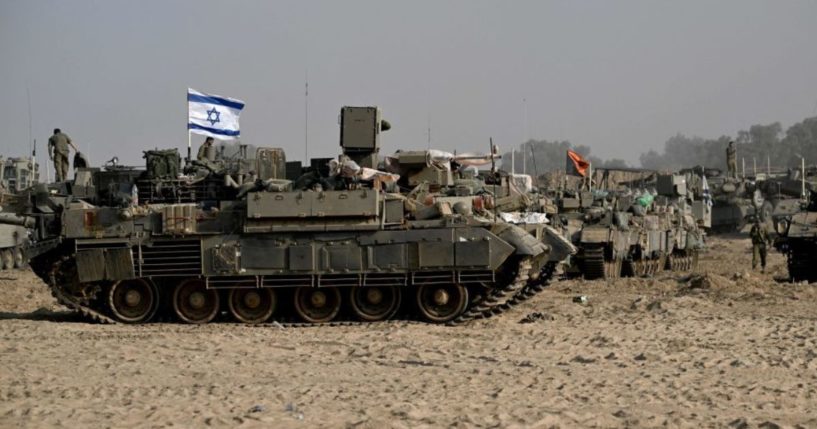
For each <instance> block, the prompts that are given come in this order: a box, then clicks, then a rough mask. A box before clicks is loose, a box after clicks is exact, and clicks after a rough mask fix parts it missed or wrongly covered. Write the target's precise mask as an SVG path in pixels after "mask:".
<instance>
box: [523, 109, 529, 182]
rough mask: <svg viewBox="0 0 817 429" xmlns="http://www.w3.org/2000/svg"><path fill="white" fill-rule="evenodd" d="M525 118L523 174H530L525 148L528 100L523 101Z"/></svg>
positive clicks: (526, 142)
mask: <svg viewBox="0 0 817 429" xmlns="http://www.w3.org/2000/svg"><path fill="white" fill-rule="evenodd" d="M522 108H523V111H524V113H523V117H524V121H525V122H524V126H525V129H524V130H523V131H524V134H525V135H524V136H522V137H523V138H522V174H528V151H526V150H525V146H526V145H527V144H528V99H527V98H523V99H522Z"/></svg>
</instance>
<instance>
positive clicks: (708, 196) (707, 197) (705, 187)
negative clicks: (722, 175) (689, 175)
mask: <svg viewBox="0 0 817 429" xmlns="http://www.w3.org/2000/svg"><path fill="white" fill-rule="evenodd" d="M701 189H702V193H703V195H702V196H703V198H702V199H703V200H704V202H705V203H706V205H707V207H712V193H711V192H709V182H707V181H706V176H705V175H704V176H702V177H701Z"/></svg>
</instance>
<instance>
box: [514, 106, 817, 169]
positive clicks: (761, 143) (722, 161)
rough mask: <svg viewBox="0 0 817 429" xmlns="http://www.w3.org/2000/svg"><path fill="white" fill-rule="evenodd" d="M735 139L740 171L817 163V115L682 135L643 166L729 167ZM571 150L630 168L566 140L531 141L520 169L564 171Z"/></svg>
mask: <svg viewBox="0 0 817 429" xmlns="http://www.w3.org/2000/svg"><path fill="white" fill-rule="evenodd" d="M732 139H734V141H735V144H736V146H737V149H738V169H740V168H741V159H743V160H745V162H746V169H747V173H748V172H749V170H750V169H751V168H752V167H753V165H754V163H755V162H756V163H757V166H758V169H759V170H760V169H761V168H765V167H766V162H767V159H768V162H769V163H770V164H771V166H772V167H792V166H798V165H800V157H801V156H802V157H804V158H805V160H806V164H817V117H812V118H806V119H804V120H803V121H802V122H798V123H796V124H794V125H792V126H790V127H789V128H788V129H787V130H786V131H785V132H784V131H783V127H782V126H781V125H780V123H779V122H775V123H772V124H768V125H753V126H751V127H749V130H748V131H746V130H742V131H738V133H737V136H736V137H734V138H733V137H729V136H721V137H719V138H717V139H706V138H703V137H697V136H693V137H688V136H686V135H684V134H680V133H679V134H677V135H675V136H672V137H670V138H669V139H668V140H667V141H666V143H664V149H663V151H662V152H658V151H656V150H649V151H647V152H644V153H642V154H641V156H640V157H639V162H640V166H641V167H642V168H646V169H651V170H662V171H667V170H668V171H676V170H680V169H682V168H688V167H694V166H697V165H701V166H704V167H709V168H720V169H723V170H725V169H726V145H727V144H728V143H729V140H732ZM567 150H573V151H575V152H578V153H579V154H581V155H582V156H584V157H585V158H587V159H589V160H590V162H592V163H593V167H594V168H627V167H630V166H629V165H628V164H627V162H626V161H624V160H622V159H607V160H604V159H601V158H599V157H596V156H594V155H592V154H591V153H590V147H589V146H585V145H574V144H573V143H571V142H570V141H567V140H562V141H558V140H554V141H548V140H528V141H527V142H525V143H523V144H522V145H520V146H519V147H518V148H516V149H515V150H514V154H515V156H514V160H515V167H516V168H515V171H516V172H517V173H522V172H523V171H525V172H527V173H528V174H532V175H533V174H543V173H545V172H549V171H556V170H564V168H565V154H566V152H567ZM502 169H503V170H507V171H510V170H511V152H505V153H503V154H502Z"/></svg>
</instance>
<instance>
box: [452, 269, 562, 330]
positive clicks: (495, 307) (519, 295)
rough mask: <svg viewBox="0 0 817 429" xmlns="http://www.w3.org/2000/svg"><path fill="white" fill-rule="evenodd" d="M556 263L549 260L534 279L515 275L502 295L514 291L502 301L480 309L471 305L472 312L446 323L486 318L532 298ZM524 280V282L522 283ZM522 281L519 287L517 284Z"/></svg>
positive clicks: (541, 287) (552, 273) (543, 285)
mask: <svg viewBox="0 0 817 429" xmlns="http://www.w3.org/2000/svg"><path fill="white" fill-rule="evenodd" d="M556 266H557V263H555V262H549V263H548V264H546V265H545V267H544V268H542V271H541V272H540V273H539V276H538V277H537V278H536V279H530V278H529V276H528V275H526V274H522V275H517V277H516V278H515V279H514V282H512V283H511V285H509V287H507V288H505V289H504V290H505V291H508V292H507V293H502V295H503V296H505V297H507V296H508V295H510V293H511V292H512V291H516V293H513V295H512V296H511V297H510V298H509V299H507V300H505V301H504V302H503V301H500V300H494V301H492V302H490V303H488V305H483V306H482V311H476V310H477V309H478V307H477V306H474V307H472V309H473V310H474V311H473V312H470V311H468V312H465V313H463V314H462V315H461V316H460V317H458V318H457V319H454V320H452V321H451V322H448V325H451V326H456V325H461V324H464V323H468V322H470V321H472V320H475V319H488V318H491V317H494V316H498V315H500V314H502V313H504V312H506V311H508V310H510V309H511V308H513V307H515V306H517V305H519V304H521V303H523V302H525V301H527V300H529V299H531V298H533V297H534V296H536V294H538V293H539V292H541V291H543V290H544V289H545V288H546V287H547V286H548V285H549V284H550V281H551V279H552V278H553V275H554V273H555V272H556ZM524 268H525V267H524V266H523V265H521V264H520V269H524ZM529 271H530V267H527V272H529ZM523 282H524V283H523ZM520 283H523V284H522V286H521V287H519V284H520Z"/></svg>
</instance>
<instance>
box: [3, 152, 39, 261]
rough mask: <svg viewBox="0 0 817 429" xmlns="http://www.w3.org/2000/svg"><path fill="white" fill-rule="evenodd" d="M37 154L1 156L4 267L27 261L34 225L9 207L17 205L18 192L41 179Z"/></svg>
mask: <svg viewBox="0 0 817 429" xmlns="http://www.w3.org/2000/svg"><path fill="white" fill-rule="evenodd" d="M38 171H39V170H38V166H37V163H36V161H35V160H34V158H33V157H23V158H6V159H3V158H2V157H0V179H2V180H0V269H5V270H10V269H12V268H20V267H22V266H23V265H24V264H25V258H24V248H25V246H26V245H27V244H28V236H29V229H28V228H27V227H28V226H30V225H27V224H26V220H25V219H24V218H21V217H19V216H16V215H15V213H14V212H13V211H9V210H6V209H5V207H6V206H8V205H10V204H11V205H13V204H14V199H15V198H16V195H17V194H18V193H20V192H21V191H23V190H24V189H27V188H29V187H31V186H32V185H34V184H36V183H37V182H38V181H39V173H38Z"/></svg>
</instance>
